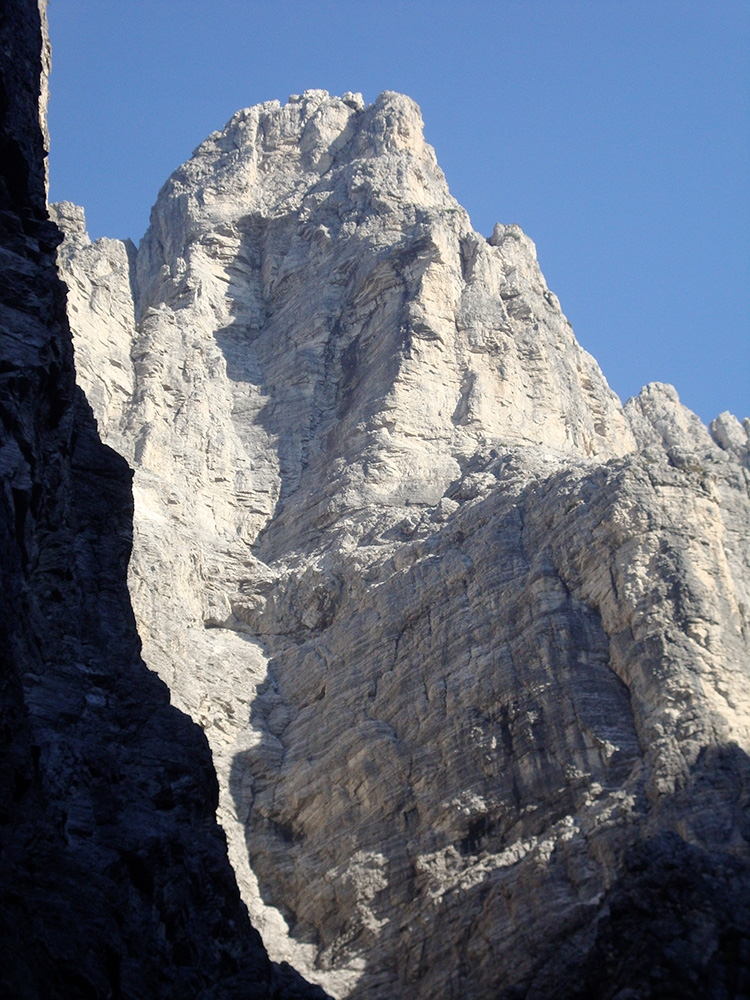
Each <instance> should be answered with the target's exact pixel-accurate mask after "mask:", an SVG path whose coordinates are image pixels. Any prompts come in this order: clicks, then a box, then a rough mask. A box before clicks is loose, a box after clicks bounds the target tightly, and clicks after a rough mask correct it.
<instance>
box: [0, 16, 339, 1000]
mask: <svg viewBox="0 0 750 1000" xmlns="http://www.w3.org/2000/svg"><path fill="white" fill-rule="evenodd" d="M0 32H1V33H2V45H1V46H0V421H1V424H0V477H1V478H0V486H1V490H2V491H1V493H0V592H1V593H2V604H1V605H0V713H1V715H0V892H1V893H2V895H1V897H0V993H1V994H2V996H3V997H8V998H14V1000H37V998H38V1000H42V998H44V1000H53V998H59V1000H71V998H81V1000H94V998H96V1000H99V998H101V1000H105V998H112V1000H115V998H119V997H139V998H141V997H143V998H146V997H149V998H150V997H154V998H156V997H159V998H162V997H163V998H166V997H173V998H178V997H179V998H181V1000H184V998H187V997H203V998H206V1000H208V998H211V1000H214V998H226V1000H229V998H236V1000H239V998H242V1000H251V998H257V1000H261V998H263V1000H265V998H271V997H279V998H281V997H292V996H293V997H303V996H307V997H315V996H318V997H320V996H322V994H321V993H320V991H318V990H312V989H311V988H310V987H306V988H307V992H305V984H304V983H303V982H302V981H298V982H297V984H296V985H294V988H293V989H289V988H287V985H286V984H287V983H289V982H290V981H291V980H290V975H289V973H288V971H284V970H281V971H279V970H277V969H275V968H274V967H273V966H272V964H271V963H270V961H269V960H268V957H267V955H266V953H265V951H264V949H263V946H262V944H261V942H260V938H259V937H258V935H257V933H256V932H255V931H254V930H253V929H252V928H251V926H250V923H249V921H248V917H247V913H246V910H245V908H244V906H243V904H242V903H241V902H240V898H239V894H238V891H237V887H236V883H235V880H234V876H233V873H232V870H231V868H230V867H229V864H228V861H227V853H226V844H225V840H224V836H223V834H222V831H221V830H220V828H219V827H218V826H217V824H216V820H215V809H216V804H217V784H216V778H215V775H214V771H213V767H212V763H211V756H210V753H209V750H208V746H207V744H206V740H205V737H204V736H203V734H202V733H201V731H200V730H199V729H198V727H197V726H195V725H194V724H193V723H192V722H190V721H189V719H188V718H187V717H185V716H184V715H182V714H181V713H180V712H179V711H178V710H177V709H176V708H173V707H172V706H171V705H170V700H169V692H168V690H167V688H166V686H165V685H164V683H163V682H162V681H160V680H159V679H158V678H157V677H156V675H155V674H152V673H151V672H150V671H149V670H147V669H146V667H145V666H144V664H143V662H142V660H141V658H140V641H139V638H138V635H137V633H136V628H135V621H134V618H133V614H132V611H131V608H130V601H129V596H128V591H127V585H126V569H127V563H128V557H129V553H130V548H131V541H132V496H131V478H132V474H131V472H130V470H129V469H128V466H127V464H126V463H125V461H124V460H123V459H122V458H121V457H120V456H119V455H118V454H116V453H115V452H114V451H112V450H111V449H110V448H108V447H106V446H104V445H103V444H102V443H101V441H100V439H99V437H98V435H97V432H96V425H95V422H94V419H93V416H92V414H91V410H90V407H89V405H88V403H87V401H86V399H85V397H84V395H83V393H82V391H81V390H80V389H79V388H78V387H77V386H76V384H75V374H74V370H73V350H72V344H71V337H70V331H69V328H68V324H67V318H66V313H65V288H64V286H63V285H62V284H61V282H60V281H59V279H58V277H57V272H56V266H55V249H56V247H57V244H58V243H59V242H60V239H61V236H60V235H59V233H58V230H57V227H56V226H55V225H54V224H52V223H51V222H49V221H48V219H47V212H46V192H45V156H46V153H45V142H44V135H43V114H44V90H45V88H46V69H47V65H46V64H47V61H48V48H47V42H46V24H45V21H44V10H43V5H42V9H41V12H40V6H39V5H38V4H37V3H36V2H32V0H5V2H4V3H3V5H2V8H1V9H0ZM40 114H41V116H42V118H41V120H40Z"/></svg>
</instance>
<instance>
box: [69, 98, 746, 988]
mask: <svg viewBox="0 0 750 1000" xmlns="http://www.w3.org/2000/svg"><path fill="white" fill-rule="evenodd" d="M54 214H55V218H56V219H57V221H58V222H59V224H60V225H61V227H62V228H63V229H64V231H65V232H66V239H65V242H64V243H63V245H62V247H61V248H60V269H61V274H62V276H63V279H64V280H65V282H66V283H67V285H68V288H69V295H68V309H69V316H70V322H71V326H72V327H73V330H74V335H75V350H76V358H77V367H78V373H79V380H80V384H81V385H82V387H83V388H84V390H85V391H86V394H87V396H88V399H89V402H90V403H91V405H92V407H93V408H94V412H95V415H96V418H97V422H98V426H99V431H100V433H101V435H102V437H103V439H104V440H105V441H106V442H108V443H109V444H110V445H111V446H112V447H113V448H114V449H116V450H117V451H118V452H119V453H120V454H121V455H123V456H124V457H125V458H126V459H127V461H128V463H129V464H130V465H131V466H132V468H133V469H134V480H133V488H134V498H135V515H134V545H133V555H132V559H131V562H130V570H129V573H130V593H131V595H132V600H133V606H134V610H135V615H136V619H137V622H138V628H139V632H140V635H141V637H142V639H143V654H144V658H145V660H146V662H147V663H148V664H149V666H150V667H151V668H153V669H154V670H156V671H157V672H158V673H159V675H160V676H161V678H162V679H163V680H164V681H165V682H166V683H167V684H168V686H169V688H170V691H171V694H172V698H173V700H174V702H175V703H176V705H177V706H178V707H179V708H181V709H182V710H183V711H185V712H187V713H188V714H190V715H191V716H192V718H193V719H195V720H196V721H197V722H199V723H200V724H201V725H202V726H203V728H204V730H205V733H206V736H207V738H208V742H209V744H210V746H211V750H212V753H213V760H214V763H215V765H216V768H217V772H218V776H219V783H220V789H221V791H220V807H219V817H220V820H221V822H222V824H223V826H224V828H225V830H226V832H227V836H228V840H229V850H230V858H231V860H232V863H233V865H234V867H235V871H236V873H237V877H238V881H239V884H240V888H241V892H242V894H243V898H244V899H245V902H246V903H247V906H248V909H249V911H250V915H251V918H252V920H253V923H254V924H255V926H257V927H258V928H259V929H260V931H261V933H262V935H263V938H264V941H265V944H266V947H267V948H268V950H269V953H270V955H271V957H272V958H273V959H274V960H276V961H281V960H288V961H291V962H292V963H293V964H294V965H295V967H296V968H298V969H299V970H300V971H301V972H302V973H303V974H304V975H306V976H307V977H309V978H310V979H312V980H314V981H316V982H318V983H320V984H321V985H322V986H323V987H324V988H325V989H326V990H327V991H329V992H330V993H331V994H332V995H334V996H336V997H341V998H343V997H352V998H357V1000H365V998H366V1000H386V998H388V1000H391V998H398V1000H407V998H408V1000H416V998H419V1000H434V998H437V997H441V998H442V997H444V998H461V1000H487V998H489V997H493V998H503V1000H511V998H513V1000H515V998H519V1000H520V998H527V1000H532V998H544V1000H552V998H560V1000H562V998H565V1000H568V998H571V1000H572V998H576V997H579V998H602V1000H603V998H605V997H606V998H610V997H612V998H614V997H615V996H616V997H619V998H620V1000H624V998H625V997H628V998H637V997H638V998H640V997H644V998H645V997H665V998H666V997H673V996H676V995H679V996H681V997H696V998H698V997H701V998H705V997H711V998H717V1000H718V998H724V997H739V996H741V995H745V992H747V991H748V990H750V908H749V904H748V899H750V892H749V890H750V868H749V867H748V860H749V857H750V852H749V847H750V844H749V840H750V766H749V761H748V757H747V752H748V748H749V746H750V685H749V684H748V681H749V680H750V657H748V643H749V641H750V638H749V637H750V617H749V616H750V610H749V609H750V594H749V593H748V591H749V589H750V545H749V542H748V539H750V497H749V484H750V467H749V466H750V463H749V461H748V434H749V431H750V424H748V422H747V421H746V422H745V424H744V425H742V424H740V423H739V421H737V420H736V419H735V418H734V417H733V416H732V415H731V414H722V415H721V416H720V417H718V418H717V420H716V421H714V423H713V424H712V425H711V429H710V430H708V429H706V428H705V427H704V426H703V425H702V424H701V422H700V420H699V419H698V418H697V417H696V416H695V415H694V414H692V413H690V412H689V411H688V410H687V409H685V408H684V407H683V406H682V405H681V404H680V402H679V399H678V396H677V393H676V392H675V390H674V389H672V388H671V387H670V386H666V385H661V384H656V383H654V384H652V385H649V386H647V387H646V388H645V389H644V390H643V391H642V392H641V394H640V395H639V396H638V397H637V398H636V399H632V400H629V401H628V403H627V404H626V405H625V407H623V406H622V405H621V404H620V401H619V400H618V399H617V397H616V396H615V394H614V393H613V392H612V391H611V390H610V389H609V387H608V386H607V384H606V381H605V379H604V377H603V375H602V373H601V371H600V370H599V368H598V366H597V364H596V362H595V361H594V360H593V359H592V358H591V357H590V356H589V355H588V354H587V353H586V352H585V351H584V350H582V349H581V347H580V346H579V345H578V344H577V342H576V340H575V337H574V335H573V331H572V329H571V327H570V325H569V323H568V322H567V320H566V319H565V317H564V315H563V313H562V311H561V309H560V305H559V302H558V300H557V298H556V296H555V295H554V293H553V292H551V291H550V290H549V289H548V288H547V286H546V283H545V281H544V278H543V276H542V273H541V271H540V269H539V266H538V263H537V260H536V253H535V249H534V246H533V243H532V242H531V240H530V239H529V238H528V237H527V236H526V235H525V234H524V233H523V232H522V231H521V230H520V229H519V227H518V226H516V225H500V224H498V225H497V226H496V227H495V230H494V232H493V234H492V235H491V236H490V237H489V238H484V237H483V236H481V235H479V234H477V233H475V232H474V231H473V230H472V228H471V225H470V221H469V218H468V216H467V214H466V212H465V211H464V210H463V209H462V208H461V206H460V205H458V204H457V202H456V201H455V200H454V199H453V198H452V197H451V195H450V193H449V191H448V187H447V185H446V182H445V178H444V176H443V174H442V172H441V171H440V169H439V167H438V165H437V162H436V159H435V155H434V152H433V150H432V149H431V148H430V147H429V146H428V145H427V144H426V143H425V141H424V139H423V135H422V122H421V118H420V114H419V110H418V108H417V106H416V105H415V104H414V103H413V102H412V101H411V100H410V99H409V98H407V97H404V96H402V95H399V94H394V93H384V94H381V96H380V97H379V98H378V99H377V101H375V103H374V104H372V105H369V106H365V104H364V102H363V101H362V98H361V97H360V95H358V94H352V93H348V94H345V95H344V96H343V97H342V98H336V97H330V96H329V95H328V94H327V93H326V92H324V91H320V90H311V91H307V92H305V93H304V94H302V95H293V96H292V97H291V98H290V99H289V102H288V103H287V104H285V105H280V104H279V103H278V102H270V103H267V104H263V105H260V106H258V107H254V108H250V109H246V110H243V111H240V112H238V113H237V114H236V115H235V116H234V117H233V118H232V119H231V121H230V122H229V123H228V124H227V125H226V126H225V128H224V129H222V130H221V131H218V132H215V133H213V134H212V135H211V136H209V137H208V139H207V140H206V141H205V142H204V143H203V144H202V145H201V146H199V147H198V149H197V150H196V151H195V153H194V154H193V156H192V158H191V159H190V160H189V161H188V162H187V163H186V164H184V165H183V166H182V167H180V168H179V169H178V170H177V171H176V172H175V173H174V174H173V175H172V176H171V177H170V178H169V180H168V181H167V183H166V184H165V185H164V187H163V188H162V190H161V192H160V193H159V196H158V199H157V201H156V204H155V206H154V208H153V211H152V215H151V224H150V227H149V229H148V232H147V233H146V235H145V237H144V239H143V241H142V242H141V244H140V246H139V247H138V248H137V250H136V248H135V247H134V246H133V245H132V244H126V243H122V242H119V241H116V240H98V241H96V242H95V243H93V244H92V243H91V242H90V241H89V239H88V237H87V236H86V232H85V222H84V217H83V213H82V210H80V209H77V208H76V207H75V206H72V205H70V204H69V203H62V204H61V205H59V206H57V207H56V208H55V210H54Z"/></svg>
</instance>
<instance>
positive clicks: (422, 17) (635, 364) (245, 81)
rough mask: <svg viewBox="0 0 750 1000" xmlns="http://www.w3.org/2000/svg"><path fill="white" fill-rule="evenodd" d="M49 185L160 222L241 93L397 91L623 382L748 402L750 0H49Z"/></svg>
mask: <svg viewBox="0 0 750 1000" xmlns="http://www.w3.org/2000/svg"><path fill="white" fill-rule="evenodd" d="M49 14H50V24H51V34H52V46H53V72H52V79H51V88H52V98H51V103H50V115H49V120H50V129H51V133H52V155H51V195H50V196H51V198H52V199H53V200H60V199H68V200H71V201H76V202H78V203H79V204H82V205H84V206H85V208H86V213H87V217H88V221H89V228H90V231H91V234H92V236H93V237H98V236H118V237H124V236H130V237H131V238H132V239H134V240H135V241H136V242H138V240H139V239H140V237H141V236H142V235H143V233H144V231H145V228H146V225H147V222H148V212H149V209H150V206H151V205H152V203H153V202H154V200H155V198H156V194H157V192H158V190H159V188H160V187H161V185H162V184H163V183H164V181H165V180H166V179H167V177H168V175H169V174H170V173H171V171H172V170H173V169H174V168H175V167H177V166H178V165H179V164H180V163H181V162H183V161H184V160H185V159H187V158H188V157H189V155H190V153H191V152H192V150H193V149H194V148H195V146H197V145H198V143H200V142H201V141H202V140H203V139H204V138H205V137H206V135H208V133H209V132H212V131H213V130H215V129H217V128H220V127H221V126H222V125H223V124H224V123H225V122H226V121H227V120H228V119H229V118H230V117H231V115H232V114H233V113H234V112H235V111H236V110H237V109H238V108H241V107H248V106H249V105H252V104H256V103H258V102H260V101H265V100H271V99H274V98H278V99H279V100H282V101H284V100H286V98H287V96H288V95H289V94H290V93H298V92H300V91H302V90H306V89H308V88H311V87H322V88H325V89H326V90H328V91H330V92H331V93H335V94H341V93H343V92H344V91H347V90H354V91H361V92H362V93H363V94H364V97H365V99H366V100H367V101H372V100H374V98H375V97H376V96H377V95H378V94H379V93H380V92H381V91H382V90H398V91H402V92H404V93H407V94H409V95H410V96H411V97H413V98H414V99H415V100H417V101H418V102H419V104H420V105H421V107H422V114H423V117H424V120H425V132H426V135H427V138H428V140H429V141H430V142H431V143H432V144H433V146H435V149H436V151H437V155H438V159H439V161H440V164H441V166H442V167H443V170H444V171H445V173H446V176H447V178H448V183H449V185H450V188H451V191H452V192H453V194H454V195H455V196H456V198H458V200H459V201H460V202H461V203H462V204H463V205H465V206H466V208H467V209H468V211H469V213H470V215H471V219H472V222H473V224H474V227H475V228H476V229H478V230H479V231H480V232H482V233H484V234H485V235H489V233H491V231H492V226H493V224H494V223H495V222H496V221H500V222H504V223H509V222H517V223H519V224H520V225H521V226H522V227H523V229H524V230H525V231H526V232H527V233H528V234H529V235H530V236H531V237H532V239H533V240H534V241H535V242H536V244H537V249H538V252H539V260H540V263H541V266H542V270H543V271H544V274H545V277H546V278H547V282H548V284H549V286H550V287H551V288H552V289H553V290H554V291H555V292H557V294H558V295H559V297H560V300H561V302H562V306H563V309H564V310H565V312H566V314H567V316H568V318H569V319H570V321H571V322H572V324H573V327H574V329H575V331H576V334H577V336H578V339H579V340H580V342H581V343H582V344H583V346H584V347H586V348H587V350H589V351H590V352H591V353H592V354H593V355H594V356H595V357H596V359H597V360H598V361H599V363H600V365H601V366H602V368H603V370H604V373H605V375H606V376H607V379H608V380H609V383H610V385H611V386H612V387H613V388H614V389H615V391H616V392H617V393H618V394H619V395H620V396H621V397H622V398H623V400H624V399H626V398H627V397H628V396H630V395H633V394H635V393H637V392H638V391H639V389H640V388H641V386H642V385H644V384H645V383H646V382H650V381H655V380H656V381H663V382H671V383H673V384H674V385H675V386H676V387H677V390H678V392H679V393H680V396H681V398H682V400H683V402H685V403H686V404H687V405H688V406H690V407H691V408H692V409H694V410H695V411H696V412H697V413H698V414H699V415H700V416H701V417H702V418H703V420H704V421H708V420H710V419H712V418H713V417H714V416H715V415H716V414H717V413H719V412H720V411H722V410H725V409H729V410H731V411H732V412H734V413H735V414H736V415H737V416H738V417H740V418H742V417H744V416H748V415H750V55H749V53H750V0H711V2H707V0H706V2H704V0H701V2H695V0H648V2H641V0H495V2H481V0H476V2H472V0H464V2H463V3H458V2H453V0H445V2H435V0H418V2H416V0H400V2H389V0H382V2H377V0H369V2H363V0H346V2H344V0H277V2H271V0H268V2H261V0H212V2H210V3H209V2H208V0H180V2H177V0H174V2H170V0H50V5H49Z"/></svg>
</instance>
